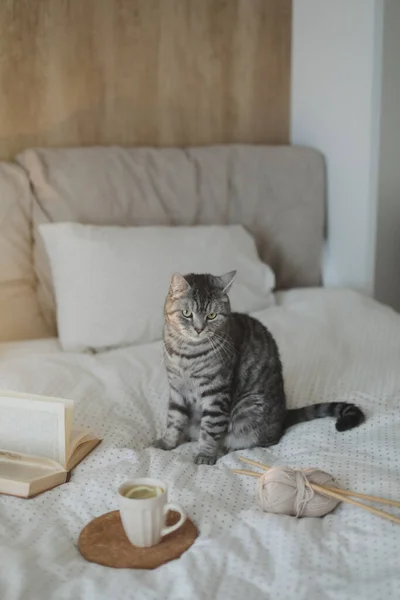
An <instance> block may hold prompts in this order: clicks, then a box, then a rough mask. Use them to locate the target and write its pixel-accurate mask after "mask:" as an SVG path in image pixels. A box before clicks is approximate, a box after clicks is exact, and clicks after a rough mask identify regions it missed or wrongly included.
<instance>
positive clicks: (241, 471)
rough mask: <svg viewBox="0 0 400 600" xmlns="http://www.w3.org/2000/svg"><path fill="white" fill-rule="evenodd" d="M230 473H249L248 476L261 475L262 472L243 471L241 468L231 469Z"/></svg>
mask: <svg viewBox="0 0 400 600" xmlns="http://www.w3.org/2000/svg"><path fill="white" fill-rule="evenodd" d="M232 473H237V474H238V475H250V477H257V478H258V477H261V475H262V473H261V474H260V473H254V471H244V470H243V469H232Z"/></svg>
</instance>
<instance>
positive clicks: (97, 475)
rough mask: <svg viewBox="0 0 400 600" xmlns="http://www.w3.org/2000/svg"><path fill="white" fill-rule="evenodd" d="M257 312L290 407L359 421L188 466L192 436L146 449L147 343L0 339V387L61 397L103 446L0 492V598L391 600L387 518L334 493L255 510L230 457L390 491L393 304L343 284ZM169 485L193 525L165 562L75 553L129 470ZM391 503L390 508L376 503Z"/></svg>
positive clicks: (398, 593) (150, 407)
mask: <svg viewBox="0 0 400 600" xmlns="http://www.w3.org/2000/svg"><path fill="white" fill-rule="evenodd" d="M276 300H277V301H276V305H275V306H273V307H271V308H269V309H268V310H265V311H262V312H260V313H257V314H255V316H257V317H258V318H259V319H260V320H262V321H263V322H264V323H265V324H266V325H267V326H268V327H269V328H270V329H271V331H272V332H273V334H274V335H275V337H276V339H277V342H278V344H279V347H280V351H281V355H282V360H283V364H284V375H285V385H286V391H287V397H288V404H289V406H291V407H298V406H302V405H305V404H310V403H314V402H324V401H333V400H343V401H349V402H355V403H357V404H358V405H359V406H360V407H362V408H363V410H364V411H365V413H366V415H367V421H366V423H365V424H364V425H362V426H361V427H359V428H357V429H354V430H352V431H349V432H346V433H338V432H336V430H335V428H334V422H333V420H331V419H324V420H320V421H313V422H310V423H303V424H300V425H297V426H295V427H293V428H291V429H290V430H289V431H288V432H287V433H286V435H285V436H284V437H283V438H282V440H281V441H280V443H279V444H278V445H276V446H273V447H271V448H267V449H265V448H264V449H263V448H256V449H253V450H247V451H245V452H236V453H232V454H230V455H227V456H225V457H223V458H222V459H220V460H219V461H218V462H217V464H216V465H215V466H205V465H201V466H196V465H194V463H193V455H194V445H193V444H185V445H183V446H181V447H180V448H178V449H176V450H174V451H172V452H163V451H161V450H156V449H153V448H151V447H150V445H151V442H152V441H153V440H155V439H156V438H157V437H159V436H160V434H161V432H162V428H163V424H164V422H165V416H166V408H167V397H168V390H167V383H166V376H165V373H164V367H163V364H162V349H161V344H160V343H155V344H150V345H146V346H136V347H128V348H123V349H118V350H113V351H109V352H104V353H100V354H94V355H89V354H67V353H63V352H61V351H60V350H59V347H58V344H57V341H56V340H42V341H33V342H24V343H18V344H3V345H1V346H0V386H1V387H2V388H8V389H14V390H18V391H24V392H32V393H39V394H48V395H54V396H62V397H67V398H72V399H73V400H74V401H75V403H76V407H75V411H76V415H75V417H76V423H77V424H78V425H88V426H90V428H91V429H92V430H94V431H95V432H97V433H98V434H99V435H101V436H102V437H103V439H104V441H103V443H102V444H101V445H100V446H99V447H98V448H97V449H96V450H95V451H94V452H93V453H92V454H91V455H89V456H88V457H87V458H86V459H85V460H84V461H83V462H82V463H81V464H80V465H79V466H78V467H77V468H76V469H75V471H74V472H73V474H72V478H71V481H70V482H69V483H67V484H65V485H63V486H60V487H58V488H55V489H53V490H50V491H48V492H45V493H44V494H42V495H40V496H38V497H37V498H34V499H31V500H25V499H18V498H13V497H7V496H2V497H0V598H1V599H2V600H21V599H27V600H35V599H38V600H39V599H40V600H41V599H44V598H46V599H50V598H51V599H52V598H55V599H57V600H58V599H60V600H67V599H68V600H69V599H71V600H77V599H81V598H85V599H88V600H92V599H93V600H102V599H104V600H111V599H112V600H128V599H130V598H132V599H133V598H135V599H139V598H140V599H145V600H146V599H149V600H153V599H158V598H160V599H162V600H169V599H171V600H181V599H182V600H187V599H191V600H197V599H199V600H201V599H213V600H214V599H220V600H226V599H229V600H243V598H246V600H251V599H253V598H254V599H257V600H259V599H260V598H271V599H273V600H286V599H288V600H289V599H291V598H299V599H301V598H307V600H314V599H315V600H321V599H322V600H323V599H325V598H326V599H328V598H329V599H333V598H334V599H335V600H336V599H339V600H342V599H343V600H347V599H349V600H357V599H360V600H361V599H363V600H376V599H378V598H385V600H395V599H396V600H398V598H400V577H399V558H398V557H399V556H400V528H399V527H398V526H397V525H395V524H393V523H390V522H388V521H386V520H383V519H380V518H379V517H376V516H374V515H371V514H369V513H367V512H365V511H362V510H360V509H358V508H356V507H352V506H349V505H345V504H341V505H340V506H339V507H338V508H337V509H336V510H335V511H334V512H333V513H331V514H329V515H327V516H326V517H324V518H322V519H320V518H316V519H311V518H309V519H295V518H293V517H286V516H277V515H272V514H266V513H263V512H262V511H261V510H260V509H259V508H258V506H257V505H256V502H255V481H256V480H254V479H253V478H250V477H245V476H240V475H235V474H233V473H232V472H231V469H232V468H241V467H242V466H243V465H242V464H241V463H240V461H239V456H240V455H244V456H247V457H248V458H253V459H255V460H258V461H260V462H264V463H267V464H270V465H288V466H291V467H317V468H319V469H322V470H325V471H328V472H329V473H331V474H332V475H334V476H335V477H336V478H337V479H338V481H339V483H340V485H341V486H342V487H346V488H348V489H353V490H357V491H360V492H364V493H370V494H373V495H377V496H386V497H388V498H394V499H399V498H400V468H399V467H400V368H399V364H400V316H399V315H397V314H396V313H394V312H393V311H391V310H390V309H388V308H385V307H383V306H382V305H380V304H378V303H376V302H374V301H372V300H370V299H367V298H363V297H361V296H359V295H358V294H356V293H353V292H349V291H345V290H318V289H315V290H293V291H290V292H285V293H281V294H278V295H277V299H276ZM146 475H149V476H152V477H156V478H161V479H164V480H166V481H168V483H169V486H170V498H171V500H174V501H176V502H178V503H180V504H181V505H182V506H184V507H185V508H186V510H187V512H188V514H189V515H190V517H191V518H192V519H193V520H194V521H195V523H196V524H197V526H198V527H199V530H200V536H199V538H198V539H197V541H196V542H195V544H194V546H193V547H192V548H191V549H190V550H189V551H188V552H186V553H185V554H184V555H183V556H182V557H181V558H180V559H179V560H177V561H174V562H171V563H169V564H167V565H165V566H163V567H161V568H160V569H158V570H155V571H133V570H113V569H108V568H104V567H100V566H98V565H94V564H91V563H88V562H86V561H85V560H84V559H83V558H82V557H81V556H80V554H79V552H78V549H77V540H78V536H79V533H80V531H81V529H82V528H83V527H84V526H85V525H86V524H87V523H88V522H89V521H90V520H91V519H93V518H94V517H96V516H99V515H101V514H103V513H105V512H108V511H111V510H115V509H116V508H117V498H116V488H117V487H118V485H119V484H120V483H121V482H122V481H124V480H125V479H127V478H131V477H136V476H146ZM388 510H390V509H388Z"/></svg>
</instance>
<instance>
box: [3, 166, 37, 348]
mask: <svg viewBox="0 0 400 600" xmlns="http://www.w3.org/2000/svg"><path fill="white" fill-rule="evenodd" d="M31 205H32V198H31V193H30V189H29V181H28V178H27V176H26V174H25V173H24V171H23V170H22V169H21V168H20V167H18V166H16V165H12V164H8V163H0V341H2V342H6V341H14V340H23V339H33V338H43V337H48V336H49V329H48V327H47V326H46V324H45V322H44V320H43V317H42V315H41V312H40V309H39V304H38V301H37V297H36V290H35V287H36V278H35V273H34V270H33V261H32V239H31V222H30V211H31Z"/></svg>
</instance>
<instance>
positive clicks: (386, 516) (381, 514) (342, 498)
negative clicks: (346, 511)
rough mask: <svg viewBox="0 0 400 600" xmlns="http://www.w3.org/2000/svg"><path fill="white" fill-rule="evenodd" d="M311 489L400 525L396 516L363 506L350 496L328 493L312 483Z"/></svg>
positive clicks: (399, 519) (399, 520) (320, 486)
mask: <svg viewBox="0 0 400 600" xmlns="http://www.w3.org/2000/svg"><path fill="white" fill-rule="evenodd" d="M310 487H311V488H312V489H313V490H314V491H315V492H319V493H320V494H322V495H324V496H329V497H331V498H336V500H340V501H341V502H347V503H348V504H352V505H353V506H358V508H363V509H364V510H367V511H368V512H370V513H372V514H374V515H377V516H379V517H383V518H384V519H388V520H389V521H393V523H397V525H400V518H399V517H395V516H394V515H391V514H389V513H386V512H384V511H383V510H380V509H379V508H373V507H372V506H368V505H367V504H363V503H362V502H358V501H357V500H353V498H350V497H349V496H342V494H339V493H336V492H331V491H328V490H327V489H326V488H324V487H323V486H322V485H317V484H316V483H310Z"/></svg>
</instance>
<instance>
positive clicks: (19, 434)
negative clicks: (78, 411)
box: [0, 392, 73, 468]
mask: <svg viewBox="0 0 400 600" xmlns="http://www.w3.org/2000/svg"><path fill="white" fill-rule="evenodd" d="M72 405H73V403H72ZM70 406H71V403H70V402H69V401H66V402H64V401H63V400H60V399H52V398H47V397H42V396H34V395H32V396H30V395H28V394H17V393H16V392H1V393H0V451H9V452H14V453H20V454H24V455H29V456H36V457H44V458H48V459H51V460H54V461H56V462H58V463H59V464H60V465H61V466H62V467H64V468H65V467H66V462H67V440H66V434H67V429H68V425H69V423H67V421H69V419H70V415H71V409H70ZM68 409H69V410H68ZM67 413H69V415H68V417H67Z"/></svg>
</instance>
